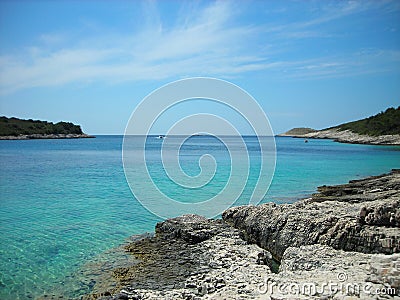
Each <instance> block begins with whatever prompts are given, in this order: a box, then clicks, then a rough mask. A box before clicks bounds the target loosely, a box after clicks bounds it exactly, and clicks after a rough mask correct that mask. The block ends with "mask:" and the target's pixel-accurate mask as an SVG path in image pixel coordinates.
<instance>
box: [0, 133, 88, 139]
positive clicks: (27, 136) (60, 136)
mask: <svg viewBox="0 0 400 300" xmlns="http://www.w3.org/2000/svg"><path fill="white" fill-rule="evenodd" d="M94 137H95V136H94V135H89V134H85V133H83V134H74V133H70V134H21V135H7V136H0V140H34V139H80V138H94Z"/></svg>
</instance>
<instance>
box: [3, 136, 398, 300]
mask: <svg viewBox="0 0 400 300" xmlns="http://www.w3.org/2000/svg"><path fill="white" fill-rule="evenodd" d="M122 139H123V138H122V136H98V137H97V138H95V139H76V140H27V141H0V167H1V173H0V226H1V235H0V237H1V240H0V299H4V300H6V299H34V298H36V297H39V296H42V295H45V294H53V293H56V294H57V293H58V294H64V295H66V297H67V298H68V297H72V296H79V294H82V293H87V292H89V291H90V289H91V287H92V286H93V282H92V281H90V280H88V278H80V277H79V276H84V275H77V274H80V273H79V270H80V268H81V267H82V266H83V265H84V264H85V263H87V262H88V261H91V260H93V259H95V258H96V257H97V256H98V255H99V254H101V253H103V252H104V251H106V250H107V249H110V248H112V247H116V246H118V245H120V244H121V243H123V242H124V241H125V240H126V238H127V237H129V236H131V235H133V234H139V233H143V232H146V231H153V228H154V225H155V224H156V222H159V221H160V220H161V219H159V218H158V217H155V216H154V215H153V214H151V213H150V212H148V211H147V210H146V209H144V208H143V207H142V206H141V204H140V203H139V202H138V201H137V200H136V199H135V198H134V197H133V196H132V193H131V191H130V189H129V186H128V184H127V182H126V179H125V175H124V170H123V166H122V158H121V149H122ZM245 141H246V144H247V145H249V148H251V147H253V146H252V145H253V144H254V142H255V141H256V139H255V138H254V137H246V138H245ZM161 144H162V140H159V139H156V138H153V139H149V147H148V149H147V150H148V151H150V153H149V155H148V159H149V170H150V172H152V175H153V176H155V177H157V176H160V178H155V181H156V182H157V184H159V185H160V190H165V191H166V192H168V191H173V189H170V188H168V186H167V185H166V184H168V182H164V179H163V178H161V176H163V175H164V173H163V172H159V171H160V170H158V169H160V168H161V167H160V164H159V163H160V158H159V156H158V154H159V150H160V145H161ZM276 145H277V163H276V171H275V175H274V178H273V181H272V184H271V186H270V189H269V191H268V193H267V195H266V196H265V197H264V200H263V202H269V201H273V202H276V203H285V202H286V203H290V202H293V201H296V199H299V198H303V197H307V196H308V195H310V194H311V193H313V192H315V190H316V187H317V186H319V185H323V184H339V183H346V182H347V181H348V180H350V179H356V178H362V177H365V176H369V175H378V174H381V173H384V172H389V171H390V170H391V169H392V168H400V147H392V146H369V145H350V144H339V143H334V142H332V141H330V140H310V141H309V143H304V141H303V140H302V139H292V138H283V137H282V138H279V137H278V138H276ZM253 151H255V152H257V148H254V149H253ZM201 153H202V154H206V153H210V154H212V155H213V156H214V157H215V158H216V161H217V166H222V167H221V168H220V169H218V168H217V171H216V173H215V176H216V177H217V178H216V179H217V181H216V182H223V181H224V180H225V179H226V176H227V172H226V170H227V169H226V166H227V165H228V163H229V161H230V159H229V155H228V152H227V149H226V148H225V147H223V145H221V144H220V143H219V142H218V140H216V139H213V138H210V137H202V136H197V137H194V138H192V139H190V140H189V141H188V143H187V144H186V145H184V146H183V147H182V149H181V152H180V155H181V156H182V157H181V162H182V169H183V170H184V171H185V172H187V173H188V174H191V173H192V175H195V174H197V173H198V172H199V165H198V158H199V155H200V154H201ZM224 166H225V167H224ZM254 166H255V167H254V169H255V171H254V170H250V176H249V182H248V184H247V186H246V188H245V190H244V192H243V194H242V196H241V198H240V200H239V202H238V203H239V204H240V203H241V202H240V201H244V202H245V201H246V197H248V195H250V194H251V189H252V186H254V182H253V183H252V182H251V181H252V180H256V178H257V176H252V175H254V174H252V172H258V171H257V167H256V164H255V165H254ZM157 170H158V171H157ZM219 177H220V178H219ZM164 184H165V186H163V185H164ZM214 187H215V190H213V188H214ZM214 187H213V186H212V185H211V187H208V188H207V189H205V190H204V194H203V195H202V194H201V192H200V194H198V198H200V199H201V198H202V197H203V198H207V197H209V195H210V194H215V193H218V191H219V189H220V185H218V184H215V185H214ZM173 193H175V191H173ZM174 196H177V197H179V198H180V200H181V201H196V200H191V199H185V196H184V195H183V194H179V195H174ZM244 202H243V203H244Z"/></svg>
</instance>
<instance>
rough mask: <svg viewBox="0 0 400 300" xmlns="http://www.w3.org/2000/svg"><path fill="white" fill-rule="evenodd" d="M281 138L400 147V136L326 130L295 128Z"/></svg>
mask: <svg viewBox="0 0 400 300" xmlns="http://www.w3.org/2000/svg"><path fill="white" fill-rule="evenodd" d="M279 136H290V137H298V138H311V139H333V140H335V141H336V142H340V143H350V144H371V145H400V135H399V134H392V135H380V136H370V135H361V134H358V133H354V132H352V131H350V130H338V129H324V130H313V129H310V128H294V129H292V130H289V131H288V132H286V133H283V134H280V135H279Z"/></svg>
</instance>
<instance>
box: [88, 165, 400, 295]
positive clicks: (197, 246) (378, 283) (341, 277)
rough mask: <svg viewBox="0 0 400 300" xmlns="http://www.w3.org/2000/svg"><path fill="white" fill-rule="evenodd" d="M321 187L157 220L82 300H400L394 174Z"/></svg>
mask: <svg viewBox="0 0 400 300" xmlns="http://www.w3.org/2000/svg"><path fill="white" fill-rule="evenodd" d="M318 190H319V193H316V194H314V195H313V196H312V198H309V199H304V200H301V201H299V202H297V203H294V204H284V205H276V204H272V203H269V204H263V205H260V206H242V207H234V208H231V209H228V210H227V211H225V212H224V213H223V219H222V220H221V219H218V220H209V219H206V218H204V217H201V216H197V215H185V216H181V217H178V218H174V219H169V220H166V221H164V222H161V223H159V224H157V226H156V233H155V235H154V236H146V237H144V238H142V239H140V240H135V241H133V242H131V243H129V244H128V245H126V246H125V249H126V251H127V252H128V253H130V254H131V255H132V256H133V257H134V258H135V261H137V263H134V264H132V263H131V264H127V265H126V266H121V265H120V264H119V266H118V267H117V268H114V269H113V270H112V271H111V274H112V277H113V280H114V281H115V282H114V283H113V285H111V286H110V287H109V288H108V289H106V288H104V287H103V289H99V288H97V287H98V286H102V285H101V282H97V283H96V284H95V285H94V288H93V291H94V292H93V293H92V294H90V295H87V296H85V297H84V298H83V299H109V300H111V299H113V300H116V299H353V298H356V299H400V280H399V278H400V244H399V243H400V228H399V224H400V223H399V216H400V212H399V209H400V208H399V207H400V206H399V204H400V203H399V202H400V197H399V195H400V172H399V171H396V170H393V171H392V173H391V174H386V175H381V176H375V177H370V178H367V179H363V180H354V181H351V182H349V183H348V184H344V185H339V186H322V187H320V188H319V189H318ZM103 286H104V285H103Z"/></svg>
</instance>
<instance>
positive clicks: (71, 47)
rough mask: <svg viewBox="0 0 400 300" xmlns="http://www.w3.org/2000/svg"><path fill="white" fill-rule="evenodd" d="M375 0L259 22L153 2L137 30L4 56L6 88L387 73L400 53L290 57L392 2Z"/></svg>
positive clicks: (215, 8) (227, 7)
mask: <svg viewBox="0 0 400 300" xmlns="http://www.w3.org/2000/svg"><path fill="white" fill-rule="evenodd" d="M374 3H375V2H368V3H367V5H364V3H363V5H360V2H343V3H342V4H341V5H336V6H326V7H325V6H324V7H323V11H321V12H320V14H317V15H318V16H317V17H315V18H314V19H307V20H305V21H303V22H295V23H285V24H269V23H268V21H265V23H263V24H257V26H255V25H243V24H240V23H239V22H237V20H238V18H237V17H239V16H240V15H239V14H240V10H239V9H237V7H236V6H234V5H233V4H232V3H230V2H228V1H221V2H212V3H208V5H207V6H199V5H197V4H191V5H188V4H186V6H185V5H183V8H182V9H185V12H181V13H180V14H179V15H180V16H184V17H180V18H178V20H176V23H175V24H173V25H170V24H168V26H167V25H166V24H163V23H162V21H161V20H162V18H161V17H160V14H159V11H158V9H157V5H156V3H155V2H145V5H144V12H143V25H142V26H141V28H140V29H139V30H138V31H137V32H135V33H131V34H121V33H119V34H109V33H108V34H104V35H102V36H98V35H94V36H87V37H85V38H82V37H81V38H80V39H77V40H76V41H75V42H74V39H73V38H71V37H72V36H74V35H73V33H68V34H66V33H43V34H42V35H41V36H39V37H38V40H39V41H41V43H40V44H38V45H34V46H30V47H27V48H26V49H25V51H23V53H19V54H8V55H3V56H0V91H1V92H0V93H2V94H9V93H13V92H15V91H18V90H20V89H26V88H32V87H46V86H57V85H64V84H68V83H76V82H92V81H96V82H105V83H119V82H126V81H139V80H158V79H165V78H177V77H182V76H202V75H209V76H223V77H232V76H237V75H239V74H242V73H245V72H251V71H259V70H268V71H271V72H274V75H277V76H283V77H285V78H311V77H318V76H320V77H329V76H349V75H350V74H362V73H363V72H364V73H366V72H382V71H387V70H390V69H393V68H394V67H393V65H392V66H391V63H393V62H395V63H397V64H398V63H399V58H398V57H399V53H398V52H396V51H391V52H389V51H387V50H376V51H375V50H374V51H373V52H371V51H369V52H368V51H364V52H363V54H362V55H361V54H360V53H357V52H356V53H343V54H341V55H337V56H335V57H332V56H329V57H319V58H314V59H301V58H297V59H293V60H291V59H290V51H291V43H293V41H295V40H298V39H309V38H320V37H326V36H327V34H326V33H324V32H321V31H320V30H319V25H320V24H322V23H326V22H331V21H334V20H336V19H338V18H341V17H344V16H348V15H351V14H356V13H358V12H360V11H363V10H365V9H372V8H371V7H375V8H376V6H379V7H382V6H384V5H386V4H385V3H386V2H380V3H378V4H374ZM385 7H386V6H385ZM285 11H286V10H285ZM246 24H249V22H247V23H246ZM68 36H69V38H67V37H68ZM283 39H286V40H287V41H286V42H285V44H283V43H282V40H283ZM67 43H68V46H65V45H66V44H67ZM285 51H286V53H285V54H286V55H285V56H281V55H280V54H281V53H282V52H285ZM292 51H293V50H292ZM288 53H289V55H288ZM378 54H379V55H378ZM283 57H285V59H283ZM354 57H357V60H354Z"/></svg>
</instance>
